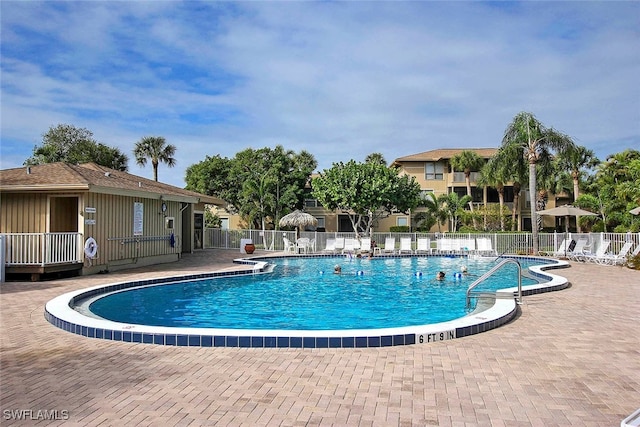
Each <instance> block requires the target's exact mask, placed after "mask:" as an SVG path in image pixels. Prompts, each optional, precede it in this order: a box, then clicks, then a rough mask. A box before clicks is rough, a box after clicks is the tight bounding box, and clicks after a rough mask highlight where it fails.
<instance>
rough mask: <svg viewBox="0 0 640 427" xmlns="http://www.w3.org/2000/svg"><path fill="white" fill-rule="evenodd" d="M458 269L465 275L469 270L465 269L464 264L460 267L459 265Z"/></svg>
mask: <svg viewBox="0 0 640 427" xmlns="http://www.w3.org/2000/svg"><path fill="white" fill-rule="evenodd" d="M460 271H462V274H464V275H465V276H466V275H467V274H469V271H467V266H466V265H463V266H462V267H460Z"/></svg>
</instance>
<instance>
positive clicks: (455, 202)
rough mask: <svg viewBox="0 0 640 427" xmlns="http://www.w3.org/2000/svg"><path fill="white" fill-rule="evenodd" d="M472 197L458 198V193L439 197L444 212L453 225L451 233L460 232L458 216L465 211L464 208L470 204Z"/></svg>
mask: <svg viewBox="0 0 640 427" xmlns="http://www.w3.org/2000/svg"><path fill="white" fill-rule="evenodd" d="M470 200H471V196H462V197H460V196H458V194H457V193H449V194H441V195H440V196H439V197H438V202H439V203H440V204H441V205H444V211H445V212H446V213H447V216H448V217H449V223H450V224H451V231H453V232H454V233H455V232H456V231H457V230H458V216H459V214H460V211H462V210H463V209H464V206H465V205H466V204H467V203H469V201H470Z"/></svg>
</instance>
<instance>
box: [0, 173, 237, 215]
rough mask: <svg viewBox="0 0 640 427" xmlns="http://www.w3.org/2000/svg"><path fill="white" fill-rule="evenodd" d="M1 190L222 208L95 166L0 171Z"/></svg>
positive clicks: (178, 190)
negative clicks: (137, 198)
mask: <svg viewBox="0 0 640 427" xmlns="http://www.w3.org/2000/svg"><path fill="white" fill-rule="evenodd" d="M0 190H2V191H46V190H50V191H52V190H78V191H82V190H85V191H95V192H104V193H116V194H121V193H126V194H132V195H136V194H138V195H145V194H146V195H147V196H148V195H153V196H164V197H167V196H169V197H171V196H173V198H175V199H176V201H191V202H194V201H195V202H197V201H201V202H204V203H211V204H216V205H224V204H225V203H224V202H223V201H222V200H220V199H218V198H216V197H211V196H207V195H204V194H200V193H196V192H193V191H189V190H185V189H182V188H179V187H175V186H173V185H169V184H163V183H161V182H156V181H152V180H150V179H147V178H143V177H140V176H136V175H132V174H129V173H127V172H122V171H119V170H115V169H110V168H107V167H105V166H100V165H97V164H95V163H84V164H82V165H72V164H68V163H61V162H58V163H47V164H42V165H35V166H25V167H21V168H15V169H6V170H0Z"/></svg>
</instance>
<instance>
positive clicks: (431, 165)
mask: <svg viewBox="0 0 640 427" xmlns="http://www.w3.org/2000/svg"><path fill="white" fill-rule="evenodd" d="M424 172H425V179H433V180H442V179H444V163H440V162H427V163H425V165H424Z"/></svg>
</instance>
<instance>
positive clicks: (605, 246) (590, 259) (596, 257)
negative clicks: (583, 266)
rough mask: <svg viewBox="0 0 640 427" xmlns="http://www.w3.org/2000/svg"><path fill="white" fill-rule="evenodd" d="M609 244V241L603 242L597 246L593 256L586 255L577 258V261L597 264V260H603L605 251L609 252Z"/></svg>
mask: <svg viewBox="0 0 640 427" xmlns="http://www.w3.org/2000/svg"><path fill="white" fill-rule="evenodd" d="M610 244H611V241H610V240H603V241H602V243H600V246H598V249H597V250H596V253H595V254H587V255H583V256H580V257H579V258H578V260H579V261H584V262H594V263H599V261H598V260H599V259H600V258H603V257H604V256H605V255H606V253H607V251H608V250H609V245H610Z"/></svg>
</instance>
